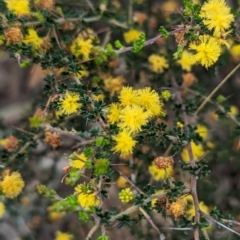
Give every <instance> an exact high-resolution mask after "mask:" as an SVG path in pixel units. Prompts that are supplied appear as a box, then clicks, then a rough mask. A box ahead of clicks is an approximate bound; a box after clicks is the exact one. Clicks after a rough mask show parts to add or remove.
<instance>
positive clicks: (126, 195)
mask: <svg viewBox="0 0 240 240" xmlns="http://www.w3.org/2000/svg"><path fill="white" fill-rule="evenodd" d="M118 196H119V199H120V200H121V202H123V203H127V202H130V201H131V200H132V199H133V198H134V194H133V191H132V190H131V189H130V188H125V189H123V190H122V191H121V192H120V193H119V194H118Z"/></svg>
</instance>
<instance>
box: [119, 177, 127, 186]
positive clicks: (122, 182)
mask: <svg viewBox="0 0 240 240" xmlns="http://www.w3.org/2000/svg"><path fill="white" fill-rule="evenodd" d="M116 184H117V186H118V187H119V188H125V187H126V186H127V184H128V182H127V180H126V179H125V178H124V177H122V176H120V177H119V178H118V179H117V181H116Z"/></svg>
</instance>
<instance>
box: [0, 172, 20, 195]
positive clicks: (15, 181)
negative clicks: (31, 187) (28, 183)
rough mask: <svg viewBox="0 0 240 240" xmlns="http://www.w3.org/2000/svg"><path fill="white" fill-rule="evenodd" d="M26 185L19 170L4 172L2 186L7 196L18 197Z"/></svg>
mask: <svg viewBox="0 0 240 240" xmlns="http://www.w3.org/2000/svg"><path fill="white" fill-rule="evenodd" d="M23 187H24V181H23V180H22V176H21V175H20V173H18V172H12V173H10V172H9V171H7V172H6V173H5V174H4V177H3V180H2V181H1V182H0V188H1V190H2V192H3V194H4V195H5V197H7V198H15V197H17V196H18V195H19V194H20V193H21V191H22V189H23Z"/></svg>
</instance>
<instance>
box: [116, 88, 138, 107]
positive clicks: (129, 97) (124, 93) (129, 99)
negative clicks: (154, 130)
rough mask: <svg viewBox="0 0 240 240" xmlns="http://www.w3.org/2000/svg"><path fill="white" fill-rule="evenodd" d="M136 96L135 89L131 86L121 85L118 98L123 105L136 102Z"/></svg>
mask: <svg viewBox="0 0 240 240" xmlns="http://www.w3.org/2000/svg"><path fill="white" fill-rule="evenodd" d="M137 97H138V95H137V91H136V90H134V89H133V88H132V87H123V88H122V90H121V92H120V94H119V97H118V98H119V100H120V102H121V104H122V105H123V106H127V105H131V104H136V103H137V101H138V98H137Z"/></svg>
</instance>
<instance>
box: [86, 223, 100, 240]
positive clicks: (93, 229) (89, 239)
mask: <svg viewBox="0 0 240 240" xmlns="http://www.w3.org/2000/svg"><path fill="white" fill-rule="evenodd" d="M99 227H100V223H99V222H98V223H97V224H96V225H94V226H93V227H92V229H91V230H90V231H89V233H88V235H87V237H86V240H91V239H92V236H93V234H94V233H95V232H96V231H97V230H98V228H99Z"/></svg>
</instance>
